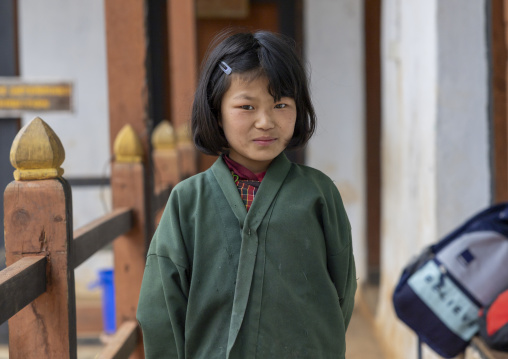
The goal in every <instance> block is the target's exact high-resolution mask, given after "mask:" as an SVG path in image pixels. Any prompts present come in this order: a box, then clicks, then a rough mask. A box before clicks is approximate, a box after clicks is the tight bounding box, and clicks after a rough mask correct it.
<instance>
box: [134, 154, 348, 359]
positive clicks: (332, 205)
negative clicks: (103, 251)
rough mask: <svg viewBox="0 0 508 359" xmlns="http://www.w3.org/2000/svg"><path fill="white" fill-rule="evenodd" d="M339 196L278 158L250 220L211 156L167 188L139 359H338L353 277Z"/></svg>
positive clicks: (316, 175)
mask: <svg viewBox="0 0 508 359" xmlns="http://www.w3.org/2000/svg"><path fill="white" fill-rule="evenodd" d="M355 275H356V274H355V264H354V258H353V252H352V247H351V227H350V225H349V221H348V219H347V215H346V212H345V210H344V207H343V204H342V200H341V198H340V195H339V192H338V191H337V188H336V187H335V185H334V184H333V183H332V181H331V180H330V179H329V178H328V177H327V176H325V175H324V174H323V173H321V172H319V171H317V170H315V169H312V168H309V167H306V166H300V165H296V164H293V163H291V162H289V161H288V159H287V158H286V156H285V155H284V154H281V155H280V156H278V157H277V158H276V159H274V161H273V162H272V164H271V165H270V167H269V169H268V171H267V173H266V176H265V177H264V179H263V181H262V183H261V186H260V187H259V190H258V192H257V194H256V197H255V199H254V202H253V204H252V207H251V209H250V210H249V212H248V213H247V211H246V209H245V206H244V204H243V202H242V200H241V198H240V195H239V193H238V190H237V188H236V185H235V183H234V182H233V178H232V176H231V173H230V172H229V170H228V168H227V166H226V165H225V164H224V162H223V160H222V159H221V158H219V159H218V160H217V161H216V162H215V164H214V165H213V166H212V167H211V168H210V169H209V170H207V171H205V172H203V173H200V174H198V175H196V176H193V177H191V178H189V179H187V180H185V181H183V182H181V183H179V184H178V185H177V186H175V188H174V190H173V191H172V193H171V196H170V198H169V201H168V204H167V206H166V209H165V212H164V214H163V216H162V219H161V222H160V224H159V227H158V228H157V231H156V233H155V236H154V238H153V240H152V243H151V245H150V249H149V251H148V256H147V262H146V269H145V274H144V277H143V284H142V287H141V294H140V298H139V305H138V312H137V319H138V321H139V323H140V325H141V328H142V331H143V337H144V345H145V353H146V357H147V358H179V359H183V358H187V359H215V358H221V359H225V358H229V359H251V358H252V359H253V358H259V359H271V358H274V359H284V358H288V359H289V358H291V359H292V358H308V359H321V358H323V359H328V358H330V359H331V358H334V359H337V358H338V359H340V358H344V355H345V349H346V346H345V332H346V329H347V326H348V324H349V320H350V318H351V313H352V311H353V305H354V295H355V291H356V277H355Z"/></svg>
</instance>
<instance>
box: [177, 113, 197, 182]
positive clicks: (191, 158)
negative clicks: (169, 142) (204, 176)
mask: <svg viewBox="0 0 508 359" xmlns="http://www.w3.org/2000/svg"><path fill="white" fill-rule="evenodd" d="M176 148H177V151H178V162H179V168H180V179H186V178H188V177H190V176H192V175H194V174H196V172H197V161H196V148H195V147H194V143H193V142H192V138H191V133H190V128H189V126H188V125H187V124H186V123H185V124H181V125H180V126H179V127H177V129H176Z"/></svg>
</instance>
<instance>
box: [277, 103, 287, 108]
mask: <svg viewBox="0 0 508 359" xmlns="http://www.w3.org/2000/svg"><path fill="white" fill-rule="evenodd" d="M286 106H287V105H286V104H285V103H278V104H276V105H275V108H284V107H286Z"/></svg>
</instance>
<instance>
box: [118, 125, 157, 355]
mask: <svg viewBox="0 0 508 359" xmlns="http://www.w3.org/2000/svg"><path fill="white" fill-rule="evenodd" d="M114 154H115V162H114V163H113V166H112V169H111V187H112V192H113V208H114V209H116V208H120V207H128V208H132V209H133V213H134V223H133V228H132V229H131V230H130V231H129V232H127V233H126V234H124V235H122V236H120V237H118V238H117V239H116V240H115V242H114V243H113V249H114V257H115V259H114V262H115V297H116V318H117V325H118V327H120V326H121V324H122V323H124V322H126V321H129V320H136V309H137V307H138V299H139V292H140V290H141V281H142V279H143V272H144V270H145V259H146V251H147V246H148V241H149V236H150V235H151V233H148V228H147V227H148V226H147V218H146V213H147V212H146V208H147V200H146V196H145V174H144V167H143V162H142V161H143V158H144V153H143V146H142V144H141V141H140V139H139V137H138V135H137V134H136V132H135V131H134V129H133V128H132V126H130V125H125V126H124V127H123V128H122V130H121V131H120V132H119V133H118V136H117V137H116V139H115V143H114ZM143 357H144V354H143V344H142V342H141V341H140V343H139V344H138V346H137V348H136V350H135V351H134V353H133V354H132V355H131V358H143Z"/></svg>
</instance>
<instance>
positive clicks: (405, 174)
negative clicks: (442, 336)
mask: <svg viewBox="0 0 508 359" xmlns="http://www.w3.org/2000/svg"><path fill="white" fill-rule="evenodd" d="M484 7H485V2H484V1H476V2H467V4H466V3H464V2H462V1H460V0H451V1H450V0H446V1H445V0H418V1H411V2H408V1H397V0H385V1H383V15H382V24H383V25H382V34H383V38H382V64H383V65H382V66H383V67H382V78H383V87H382V96H383V103H382V108H383V120H382V122H383V124H382V173H383V175H382V258H381V288H380V302H379V306H378V311H377V313H378V316H377V324H378V326H379V327H380V330H379V333H380V334H381V336H382V338H383V339H384V341H385V343H386V347H387V348H390V349H391V351H392V352H391V353H390V354H389V356H388V357H390V358H404V359H408V358H409V359H411V358H416V354H417V346H416V343H417V342H416V337H415V336H414V334H413V333H412V332H411V331H410V330H409V329H408V328H407V327H406V326H405V325H404V324H403V323H402V322H400V321H399V320H398V319H397V318H396V316H395V313H394V310H393V304H392V299H391V296H392V293H393V290H394V287H395V285H396V282H397V281H398V279H399V276H400V274H401V271H402V268H403V267H404V265H405V264H406V263H407V262H408V261H409V260H410V258H411V256H413V255H415V254H417V253H418V252H419V251H420V250H421V249H422V248H423V247H424V246H426V245H428V244H430V243H433V242H436V241H437V240H438V239H439V238H441V237H442V236H443V235H445V234H446V233H447V232H449V231H450V230H452V229H453V228H455V227H456V226H458V225H459V224H461V222H462V221H464V220H465V219H466V218H467V217H468V216H470V215H471V214H473V213H474V212H476V211H478V210H480V209H481V208H483V207H485V206H487V205H488V204H489V201H490V172H489V166H488V164H489V142H488V121H489V113H488V98H487V94H488V76H487V75H488V74H487V66H488V63H487V57H486V54H487V44H486V33H485V31H486V26H485V16H486V12H485V8H484ZM394 343H397V344H396V345H394ZM424 357H425V358H437V356H435V354H433V353H431V352H430V351H429V350H424Z"/></svg>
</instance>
